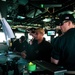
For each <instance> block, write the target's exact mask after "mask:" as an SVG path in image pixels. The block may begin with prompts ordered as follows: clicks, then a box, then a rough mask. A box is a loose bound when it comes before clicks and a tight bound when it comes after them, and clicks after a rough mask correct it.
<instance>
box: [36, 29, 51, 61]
mask: <svg viewBox="0 0 75 75" xmlns="http://www.w3.org/2000/svg"><path fill="white" fill-rule="evenodd" d="M44 34H45V31H44V29H43V28H38V29H36V40H37V43H38V47H37V50H36V59H37V60H44V61H46V62H50V57H51V51H52V45H51V44H50V43H49V42H48V41H46V40H45V38H44V37H43V36H44Z"/></svg>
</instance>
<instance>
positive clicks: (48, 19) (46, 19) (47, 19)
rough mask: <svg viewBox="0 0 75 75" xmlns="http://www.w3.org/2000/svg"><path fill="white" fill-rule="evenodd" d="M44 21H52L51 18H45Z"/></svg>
mask: <svg viewBox="0 0 75 75" xmlns="http://www.w3.org/2000/svg"><path fill="white" fill-rule="evenodd" d="M43 21H44V22H50V21H51V18H45V19H43Z"/></svg>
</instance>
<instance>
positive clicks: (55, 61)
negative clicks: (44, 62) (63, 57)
mask: <svg viewBox="0 0 75 75" xmlns="http://www.w3.org/2000/svg"><path fill="white" fill-rule="evenodd" d="M58 62H59V60H57V59H54V58H52V57H51V63H54V64H56V65H57V64H58Z"/></svg>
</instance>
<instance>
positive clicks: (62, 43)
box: [51, 28, 75, 70]
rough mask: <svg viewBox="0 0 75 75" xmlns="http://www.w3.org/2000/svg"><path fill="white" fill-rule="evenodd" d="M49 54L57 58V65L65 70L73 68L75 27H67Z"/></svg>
mask: <svg viewBox="0 0 75 75" xmlns="http://www.w3.org/2000/svg"><path fill="white" fill-rule="evenodd" d="M51 56H52V57H53V58H54V59H57V60H59V65H62V66H64V67H65V68H66V69H67V70H75V28H72V29H69V30H68V31H67V32H66V33H64V35H62V36H61V37H60V39H59V40H58V42H57V44H56V45H55V46H54V49H53V51H52V53H51Z"/></svg>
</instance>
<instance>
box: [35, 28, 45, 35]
mask: <svg viewBox="0 0 75 75" xmlns="http://www.w3.org/2000/svg"><path fill="white" fill-rule="evenodd" d="M36 32H40V33H42V34H43V35H44V34H45V30H44V29H43V28H37V29H36Z"/></svg>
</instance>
